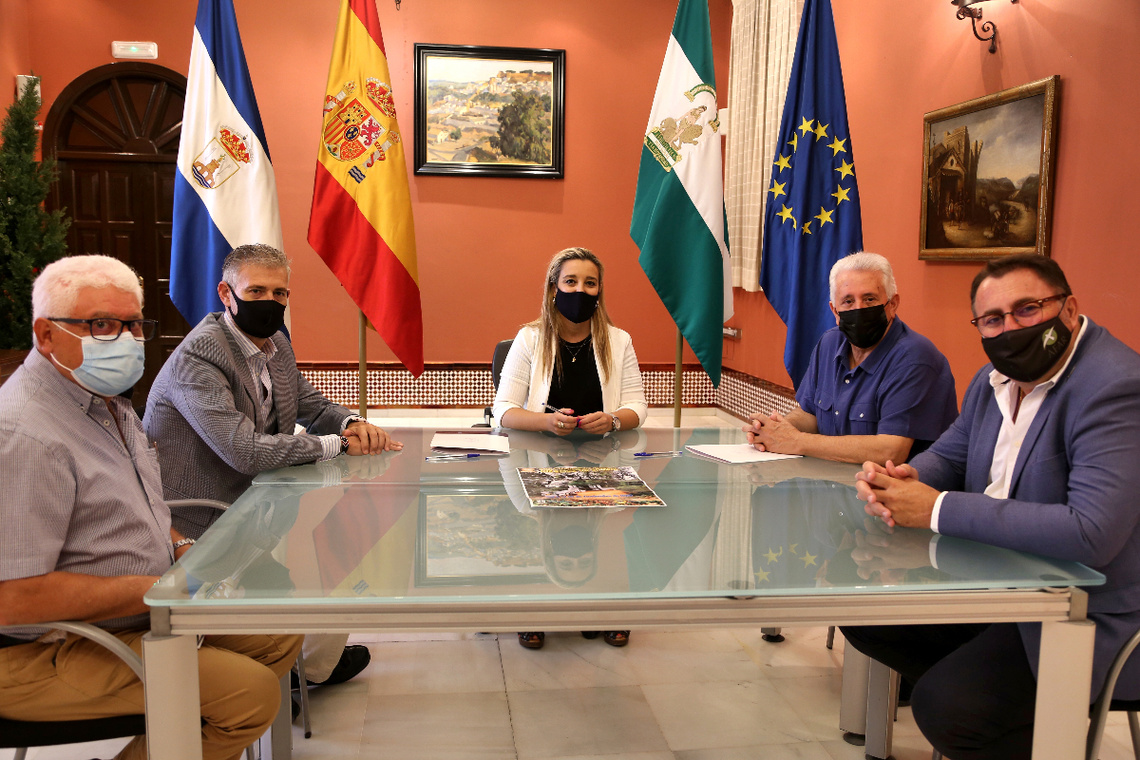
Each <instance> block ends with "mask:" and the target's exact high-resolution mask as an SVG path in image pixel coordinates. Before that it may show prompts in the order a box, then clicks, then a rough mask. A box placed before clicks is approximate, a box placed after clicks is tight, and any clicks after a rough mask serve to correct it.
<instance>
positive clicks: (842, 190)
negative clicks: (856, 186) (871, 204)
mask: <svg viewBox="0 0 1140 760" xmlns="http://www.w3.org/2000/svg"><path fill="white" fill-rule="evenodd" d="M849 192H850V188H847V187H844V186H843V185H839V186H838V189H837V190H836V191H835V192H834V193H832V194H831V197H832V198H834V199H835V205H836V206H838V205H839V204H840V203H843V201H849V200H851V198H850V197H849V196H848V195H847V193H849Z"/></svg>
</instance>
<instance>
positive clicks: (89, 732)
mask: <svg viewBox="0 0 1140 760" xmlns="http://www.w3.org/2000/svg"><path fill="white" fill-rule="evenodd" d="M40 626H43V627H46V628H58V629H59V630H62V631H68V632H69V633H75V634H78V635H80V636H82V637H84V638H86V639H90V640H91V641H94V642H95V643H96V644H99V645H100V646H103V647H105V648H106V649H107V650H108V651H110V652H111V653H112V654H113V655H115V656H116V657H118V658H119V659H120V660H122V661H123V662H124V663H125V664H126V665H127V666H128V667H129V668H130V669H131V670H133V671H134V673H135V675H137V676H138V677H139V678H140V679H141V678H142V675H143V663H142V658H140V657H139V656H138V655H137V654H135V653H134V651H133V650H132V649H131V648H130V647H128V646H127V645H126V644H124V643H123V642H121V641H119V640H118V639H117V638H115V637H114V636H112V635H111V634H109V633H107V632H106V631H104V630H103V629H102V628H96V627H95V626H93V625H91V624H89V623H76V622H69V621H64V622H55V623H40V624H37V626H36V627H40ZM26 627H27V626H0V633H6V632H8V631H13V630H16V629H19V628H26ZM145 733H146V716H144V715H142V714H138V715H116V716H113V717H109V718H92V719H89V720H50V721H30V720H11V719H9V718H0V748H2V749H15V750H16V754H15V756H14V758H13V760H24V758H25V756H26V755H27V753H28V747H51V746H55V745H57V744H76V743H79V742H97V741H104V740H106V739H122V738H126V737H128V736H141V735H142V734H145Z"/></svg>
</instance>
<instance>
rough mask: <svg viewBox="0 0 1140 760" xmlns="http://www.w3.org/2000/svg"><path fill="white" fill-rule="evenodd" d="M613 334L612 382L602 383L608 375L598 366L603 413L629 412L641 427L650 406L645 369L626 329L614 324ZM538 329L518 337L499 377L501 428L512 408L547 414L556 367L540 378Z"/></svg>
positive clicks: (524, 330)
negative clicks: (619, 410) (504, 416)
mask: <svg viewBox="0 0 1140 760" xmlns="http://www.w3.org/2000/svg"><path fill="white" fill-rule="evenodd" d="M608 329H609V331H610V356H611V358H612V360H613V371H611V372H610V377H609V380H602V378H603V377H605V373H604V372H602V367H601V365H598V379H599V380H600V381H601V382H602V410H603V411H606V412H611V413H612V412H616V411H617V410H618V409H629V410H630V411H632V412H633V413H634V414H636V415H637V424H638V426H640V425H642V424H644V423H645V415H646V412H648V410H649V405H648V404H646V403H645V387H644V386H643V385H642V383H641V370H640V369H639V368H638V364H637V354H636V353H634V351H633V340H632V339H631V338H630V337H629V333H627V332H626V331H625V330H619V329H618V328H616V327H614V326H613V325H610V326H609V328H608ZM538 336H539V332H538V328H537V327H529V326H528V327H524V328H522V329H521V330H519V334H518V335H516V336H515V342H514V343H513V344H512V345H511V350H510V352H508V353H507V359H506V362H505V363H504V364H503V373H502V375H501V376H500V378H499V391H498V393H496V394H495V405H494V406H493V407H492V408H491V413H492V414H493V415H494V417H495V425H496V426H501V425H502V422H503V414H504V413H505V412H506V411H507V410H508V409H526V410H527V411H531V412H543V411H545V409H544V407H543V405H544V404H545V403H546V400H547V398H549V396H550V379H551V376H552V375H553V373H554V370H553V368H551V369H550V370H548V371H547V372H546V373H545V375H544V376H539V372H538V365H537V353H538V352H537V350H536V348H537V345H538ZM590 352H591V353H592V354H593V355H594V362H595V363H597V361H598V355H597V353H596V352H594V349H593V346H592V345H591V347H590Z"/></svg>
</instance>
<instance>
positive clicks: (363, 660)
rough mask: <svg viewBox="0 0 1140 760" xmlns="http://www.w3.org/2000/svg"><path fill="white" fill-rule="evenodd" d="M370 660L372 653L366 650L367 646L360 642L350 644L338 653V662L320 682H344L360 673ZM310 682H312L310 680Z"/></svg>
mask: <svg viewBox="0 0 1140 760" xmlns="http://www.w3.org/2000/svg"><path fill="white" fill-rule="evenodd" d="M370 662H372V654H371V653H370V652H369V651H368V647H366V646H362V645H360V644H351V645H349V646H346V647H345V648H344V651H343V652H341V654H340V662H338V663H337V664H336V667H335V668H333V672H332V674H331V675H330V676H329V677H328V678H327V679H326V680H324V681H322V682H321V683H320V685H321V686H333V685H335V684H338V683H344V682H345V681H348V680H350V679H352V678H354V677H356V675H357V674H359V673H360V671H362V670H364V669H365V668H367V667H368V663H370ZM310 683H312V682H311V681H310Z"/></svg>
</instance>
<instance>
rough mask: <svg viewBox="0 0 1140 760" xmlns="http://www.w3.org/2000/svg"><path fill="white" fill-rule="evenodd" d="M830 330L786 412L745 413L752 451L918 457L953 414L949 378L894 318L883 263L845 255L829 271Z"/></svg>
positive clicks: (945, 366) (894, 299) (942, 362)
mask: <svg viewBox="0 0 1140 760" xmlns="http://www.w3.org/2000/svg"><path fill="white" fill-rule="evenodd" d="M829 284H830V286H831V311H832V313H833V314H835V324H836V327H834V328H832V329H831V330H828V331H827V332H825V333H824V334H823V337H821V338H820V339H819V343H817V344H816V347H815V350H814V351H813V352H812V355H811V362H810V364H809V365H808V370H807V372H806V373H805V374H804V377H803V378H802V380H801V381H800V382H799V384H798V386H797V388H796V401H797V403H798V406H797V407H796V408H795V409H793V410H792V411H791V412H789V413H788V414H787V415H780V414H777V413H775V412H769V413H760V412H757V413H755V414H752V415H751V421H752V423H751V424H750V425H748V426H746V427H745V428H744V431H745V432H746V433H748V441H749V443H751V444H753V445H754V446H755V447H756V448H757V449H759V450H761V451H773V452H778V453H781V454H802V455H804V456H813V457H818V458H820V459H831V460H835V461H839V462H856V463H863V462H866V461H871V462H878V463H879V464H884V463H886V462H887V461H888V460H889V461H891V462H894V463H896V464H901V463H902V462H905V461H906V460H907V459H908V458H909V457H912V456H914V455H915V454H918V453H920V452H922V451H924V450H925V449H926V448H927V447H928V446H930V444H931V443H932V442H934V441H935V440H936V439H937V438H938V436H940V435H941V434H942V432H943V431H944V430H946V428H948V427H949V426H950V424H951V423H952V422H953V421H954V418H955V417H957V415H958V399H957V395H956V394H955V391H954V376H953V375H952V374H951V372H950V364H949V362H947V361H946V357H945V356H943V355H942V353H941V352H940V351H939V350H938V349H937V348H935V347H934V344H933V343H931V342H930V341H929V340H927V339H926V338H925V337H923V336H922V335H919V334H918V333H916V332H915V331H913V330H911V329H910V328H909V327H907V326H906V324H904V323H903V321H902V320H901V319H899V317H898V309H899V294H898V292H897V288H896V287H895V276H894V272H893V271H892V270H891V265H890V262H888V261H887V260H886V259H885V258H884V257H882V256H880V255H879V254H877V253H869V252H866V251H864V252H860V253H853V254H851V255H850V256H846V257H844V258H842V259H840V260H839V261H837V262H836V263H835V266H833V267H832V268H831V275H830V278H829Z"/></svg>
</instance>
